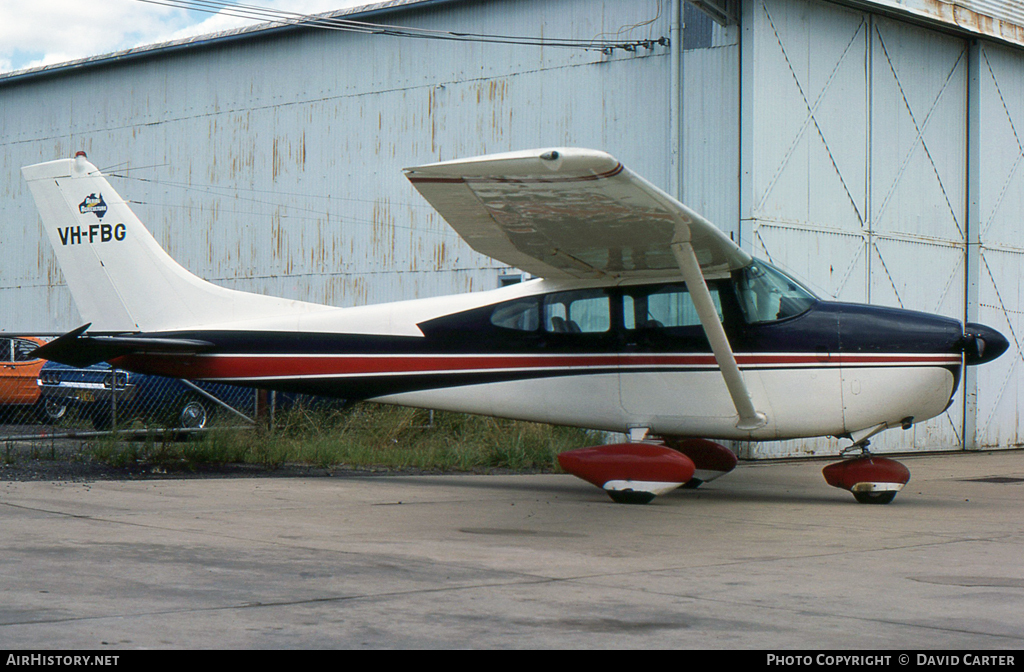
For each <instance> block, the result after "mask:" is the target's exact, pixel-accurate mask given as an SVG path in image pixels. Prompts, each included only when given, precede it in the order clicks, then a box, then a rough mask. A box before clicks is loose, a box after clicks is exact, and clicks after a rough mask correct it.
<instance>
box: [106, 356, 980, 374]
mask: <svg viewBox="0 0 1024 672" xmlns="http://www.w3.org/2000/svg"><path fill="white" fill-rule="evenodd" d="M736 361H737V363H738V364H739V366H740V367H741V368H742V367H746V368H767V369H772V368H795V367H829V368H833V367H836V366H840V365H841V366H850V367H864V366H873V367H878V366H880V367H908V366H911V367H913V366H952V365H957V364H959V363H960V358H959V357H958V356H956V355H949V354H932V355H906V354H891V355H885V354H877V355H876V354H872V355H845V354H840V355H824V354H818V353H815V354H798V353H797V354H786V353H780V354H743V353H737V354H736ZM112 363H113V364H114V365H115V366H118V367H122V368H127V369H131V370H135V371H141V372H145V373H154V374H158V375H164V376H171V377H176V378H189V379H221V380H224V379H233V380H246V379H268V378H307V377H332V376H385V375H392V376H393V375H422V374H438V373H487V372H497V371H512V372H514V371H527V370H530V371H538V370H540V371H543V370H551V371H552V373H554V372H556V371H558V372H562V373H564V372H567V371H568V372H572V371H575V370H579V372H580V373H581V374H583V373H586V371H587V370H588V369H609V368H611V369H616V368H621V369H622V370H623V371H626V372H628V371H629V370H630V369H633V368H639V367H645V368H649V367H664V368H683V367H694V368H700V369H707V368H717V363H716V361H715V358H714V355H712V354H710V353H708V354H654V353H640V354H636V353H623V354H616V353H609V354H582V355H573V354H552V355H315V354H297V355H276V354H266V355H253V354H224V355H191V356H185V357H182V356H169V355H146V356H142V355H128V356H125V357H121V358H119V359H117V360H114V361H112Z"/></svg>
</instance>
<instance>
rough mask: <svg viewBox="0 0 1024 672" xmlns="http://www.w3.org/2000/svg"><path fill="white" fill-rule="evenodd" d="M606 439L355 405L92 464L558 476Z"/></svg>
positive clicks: (297, 411) (104, 455)
mask: <svg viewBox="0 0 1024 672" xmlns="http://www.w3.org/2000/svg"><path fill="white" fill-rule="evenodd" d="M602 438H603V437H602V435H601V434H600V433H599V432H591V431H586V430H581V429H576V428H571V427H557V426H552V425H544V424H537V423H530V422H521V421H515V420H503V419H499V418H490V417H483V416H472V415H465V414H461V413H450V412H443V411H436V412H433V413H431V412H430V411H426V410H421V409H411V408H402V407H397V406H387V405H379V404H369V403H364V404H356V405H354V406H352V407H349V408H344V409H342V408H305V407H296V408H293V409H290V410H288V411H287V412H278V414H277V415H276V417H275V419H274V426H273V428H267V427H266V426H257V427H254V428H251V429H250V428H241V429H240V428H230V427H222V428H213V429H210V430H209V431H207V432H205V433H203V434H201V435H198V436H194V437H192V438H191V439H190V440H189V441H184V442H180V441H171V440H168V438H167V437H165V436H163V435H159V434H155V435H153V436H151V437H150V438H148V439H147V440H146V441H142V442H138V441H136V442H131V443H127V442H123V441H116V440H114V439H110V440H107V441H102V442H99V443H97V444H96V445H94V446H93V448H92V456H93V458H94V459H99V460H101V461H103V462H106V463H108V464H112V465H114V466H125V465H130V464H135V465H139V464H144V465H151V466H153V467H159V468H162V469H165V470H196V469H200V468H203V467H206V466H212V465H223V464H250V465H260V466H263V467H268V468H276V467H280V466H282V465H285V464H298V465H307V466H312V467H321V468H334V469H380V470H427V471H447V472H451V471H463V472H467V471H486V470H513V471H556V470H557V469H558V466H557V459H556V458H557V455H558V453H560V452H563V451H565V450H572V449H573V448H580V447H583V446H588V445H595V444H598V443H601V442H602Z"/></svg>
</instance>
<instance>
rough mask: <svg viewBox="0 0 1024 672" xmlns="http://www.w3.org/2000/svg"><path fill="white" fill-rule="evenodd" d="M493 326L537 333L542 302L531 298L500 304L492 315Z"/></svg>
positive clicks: (533, 297)
mask: <svg viewBox="0 0 1024 672" xmlns="http://www.w3.org/2000/svg"><path fill="white" fill-rule="evenodd" d="M491 324H493V325H494V326H496V327H501V328H502V329H514V330H516V331H537V327H539V326H540V302H539V301H538V299H537V297H535V296H531V297H529V298H526V299H520V300H518V301H509V302H508V303H500V304H498V305H497V306H496V307H495V308H494V312H492V313H491Z"/></svg>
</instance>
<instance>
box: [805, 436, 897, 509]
mask: <svg viewBox="0 0 1024 672" xmlns="http://www.w3.org/2000/svg"><path fill="white" fill-rule="evenodd" d="M853 450H859V451H860V455H858V456H857V457H852V458H850V459H846V460H843V461H842V462H836V463H834V464H830V465H828V466H827V467H825V468H824V469H822V470H821V474H822V476H824V477H825V482H826V483H828V484H829V485H831V486H832V487H835V488H842V489H844V490H849V491H850V492H851V493H852V494H853V497H854V499H856V500H857V501H858V502H860V503H861V504H888V503H890V502H892V500H893V499H895V498H896V495H897V493H899V491H900V490H902V489H903V486H905V485H906V484H907V482H909V481H910V470H909V469H907V467H906V466H905V465H903V464H902V463H900V462H897V461H896V460H891V459H889V458H887V457H879V456H877V455H872V454H871V453H870V452H869V451H868V449H867V441H864V442H863V443H861V444H854V445H853V446H850V448H848V449H846V450H845V451H843V453H844V454H846V453H849V452H851V451H853Z"/></svg>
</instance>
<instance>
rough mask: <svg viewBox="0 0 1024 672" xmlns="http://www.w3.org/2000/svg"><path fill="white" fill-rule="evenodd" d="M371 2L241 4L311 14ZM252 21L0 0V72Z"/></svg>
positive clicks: (82, 1) (121, 1) (145, 6)
mask: <svg viewBox="0 0 1024 672" xmlns="http://www.w3.org/2000/svg"><path fill="white" fill-rule="evenodd" d="M373 1H374V0H246V2H245V4H248V5H254V6H258V7H273V8H275V9H281V10H285V11H289V12H300V13H303V14H312V13H318V12H326V11H328V10H331V9H340V8H343V7H352V6H355V5H366V4H372V2H373ZM251 23H255V22H252V21H245V20H244V19H238V18H234V17H229V16H223V15H220V14H216V15H214V14H207V13H203V12H194V11H188V12H186V11H185V10H182V9H175V8H172V7H166V6H163V5H156V4H151V3H148V2H140V1H139V0H0V72H10V71H12V70H21V69H24V68H32V67H35V66H39V65H51V64H53V63H63V62H65V61H71V60H75V59H77V58H84V57H86V56H95V55H97V54H107V53H110V52H113V51H120V50H122V49H130V48H132V47H137V46H140V45H143V44H153V43H155V42H166V41H168V40H176V39H179V38H183V37H189V36H192V35H201V34H204V33H212V32H216V31H219V30H227V29H229V28H237V27H239V26H243V25H247V24H251Z"/></svg>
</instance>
